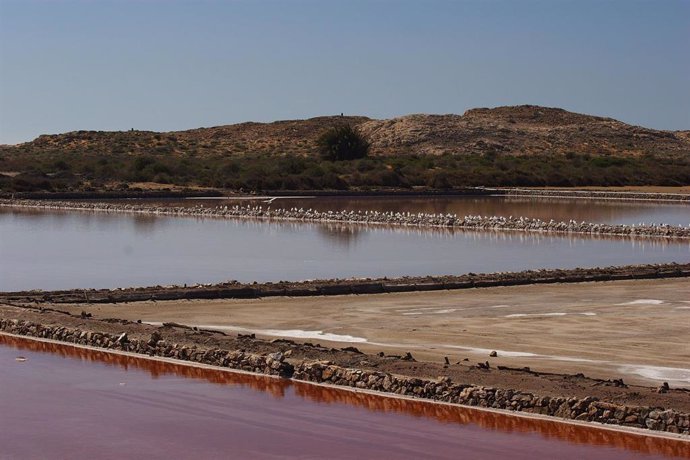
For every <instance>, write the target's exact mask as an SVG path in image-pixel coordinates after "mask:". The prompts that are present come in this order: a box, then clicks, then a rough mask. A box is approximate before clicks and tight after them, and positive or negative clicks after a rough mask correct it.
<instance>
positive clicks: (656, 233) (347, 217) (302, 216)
mask: <svg viewBox="0 0 690 460" xmlns="http://www.w3.org/2000/svg"><path fill="white" fill-rule="evenodd" d="M0 206H5V207H23V208H38V209H50V210H77V211H92V212H111V213H135V214H149V215H156V216H178V217H208V218H226V219H267V220H268V219H270V220H285V221H302V222H317V223H318V222H329V223H332V222H337V223H346V224H364V225H393V226H414V227H442V228H454V229H460V230H478V231H523V232H541V233H562V234H563V233H565V234H585V235H607V236H625V237H643V238H655V237H663V238H690V227H683V226H674V225H666V224H659V225H637V226H636V225H624V224H616V225H614V224H597V223H593V222H576V221H574V220H570V221H568V222H564V221H561V222H558V221H554V220H550V221H548V222H547V221H543V220H541V219H532V218H525V217H505V216H464V217H459V216H457V215H456V214H429V213H409V212H380V211H316V210H313V209H303V208H299V209H298V208H291V209H282V208H279V209H272V208H271V207H270V206H269V207H266V208H264V207H263V206H237V205H236V206H215V207H203V206H193V207H181V206H160V205H152V204H131V203H103V202H77V201H49V200H7V199H2V200H0Z"/></svg>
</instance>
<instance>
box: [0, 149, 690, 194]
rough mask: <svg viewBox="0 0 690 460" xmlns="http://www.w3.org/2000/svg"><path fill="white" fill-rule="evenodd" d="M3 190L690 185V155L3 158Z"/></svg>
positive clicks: (0, 163) (0, 183)
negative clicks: (136, 185)
mask: <svg viewBox="0 0 690 460" xmlns="http://www.w3.org/2000/svg"><path fill="white" fill-rule="evenodd" d="M0 171H20V172H21V174H19V175H16V176H14V177H10V176H6V175H0V190H2V191H5V192H12V191H17V192H19V191H70V190H98V189H101V188H102V187H103V186H104V185H105V184H106V183H115V184H118V183H121V184H122V187H126V185H124V184H127V183H131V182H157V183H160V184H170V185H178V186H203V187H217V188H226V189H234V190H239V189H243V190H245V191H261V190H347V189H367V188H387V187H390V188H393V187H394V188H424V189H437V190H448V189H452V188H457V187H466V186H518V187H527V186H560V187H571V186H592V185H596V186H624V185H667V186H674V185H688V184H690V158H688V159H669V158H664V157H656V156H654V155H646V156H641V157H618V156H613V157H608V156H596V157H595V156H590V155H586V154H575V153H573V154H568V155H553V156H552V155H548V154H539V155H531V156H508V155H449V154H446V155H441V156H430V155H401V156H397V157H378V156H374V157H365V158H359V159H352V160H350V161H338V160H332V159H322V158H319V157H315V156H299V155H270V154H255V155H244V156H221V155H213V156H211V155H209V156H203V157H197V156H187V155H169V154H147V155H139V156H130V155H127V154H117V155H112V154H111V155H108V156H104V155H98V154H89V155H86V154H79V155H77V154H69V153H67V154H65V153H62V152H43V153H41V154H40V155H38V154H32V155H28V156H13V157H9V156H8V155H5V156H0Z"/></svg>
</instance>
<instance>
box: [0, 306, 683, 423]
mask: <svg viewBox="0 0 690 460" xmlns="http://www.w3.org/2000/svg"><path fill="white" fill-rule="evenodd" d="M0 326H1V329H2V330H4V331H5V332H9V333H13V334H19V335H26V336H33V337H44V338H51V339H55V340H61V341H66V342H69V343H78V344H84V345H91V346H97V347H101V348H109V349H115V350H124V351H132V352H136V353H143V354H150V355H159V356H165V357H172V358H176V359H181V360H187V361H196V362H202V363H207V364H213V365H218V366H224V367H232V368H238V369H245V370H250V371H253V372H260V373H266V374H275V375H283V376H286V377H292V378H295V379H298V380H307V381H314V382H324V383H329V384H335V385H342V386H352V387H357V388H367V389H373V390H377V391H383V392H389V393H395V394H400V395H407V396H416V397H420V398H427V399H434V400H440V401H447V402H454V403H461V404H467V405H473V406H483V407H494V408H502V409H508V410H517V411H525V412H531V413H540V414H544V415H553V416H557V417H563V418H569V419H577V420H583V421H598V422H601V423H607V424H616V425H625V426H633V427H638V428H648V429H652V430H660V431H668V432H672V433H688V431H689V428H690V427H689V425H690V415H689V414H688V412H690V397H689V395H690V394H689V393H688V391H687V390H681V389H667V388H665V387H661V388H659V389H655V388H648V387H638V386H632V385H627V384H626V383H625V382H623V381H622V380H613V381H611V380H597V379H590V378H587V377H586V376H584V375H582V374H578V375H563V374H546V373H540V372H536V371H532V370H531V369H527V368H525V369H510V368H493V367H492V366H491V365H490V364H488V363H481V364H478V365H472V364H471V363H467V364H464V363H457V364H451V363H449V364H446V365H439V364H435V363H425V362H417V361H415V359H414V357H413V356H412V355H410V354H404V355H402V356H387V355H384V354H379V355H366V354H364V353H361V352H360V351H359V350H357V349H356V348H353V347H347V348H343V349H335V348H327V347H322V346H320V345H318V344H317V345H313V344H298V343H295V342H293V341H290V340H285V339H278V340H274V341H271V342H268V341H264V340H260V339H256V338H254V337H253V336H242V335H238V336H228V335H226V334H224V333H219V332H214V331H205V330H198V329H192V328H188V327H184V326H180V325H175V324H166V325H163V326H161V327H154V326H149V325H144V324H138V323H133V322H128V321H124V320H116V319H113V320H96V319H92V318H89V317H88V315H81V316H73V315H70V314H66V313H60V312H58V311H55V310H46V309H29V308H18V307H11V306H0Z"/></svg>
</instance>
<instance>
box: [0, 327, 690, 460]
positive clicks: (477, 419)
mask: <svg viewBox="0 0 690 460" xmlns="http://www.w3.org/2000/svg"><path fill="white" fill-rule="evenodd" d="M0 346H9V347H12V348H14V349H17V350H27V351H31V352H40V353H51V354H54V355H57V356H61V357H63V358H70V359H79V360H82V361H86V362H93V363H100V364H104V365H106V366H111V367H117V368H120V369H124V370H129V369H136V370H140V371H145V372H147V373H148V374H149V375H150V376H151V378H153V379H157V378H160V377H162V376H166V375H171V376H176V377H182V378H188V379H196V380H203V381H205V382H209V383H213V384H216V385H225V386H228V385H229V386H240V387H245V388H250V389H252V390H255V391H259V392H264V393H267V394H270V395H271V396H273V397H274V398H278V399H282V398H285V397H286V395H287V392H288V391H289V389H292V390H293V391H294V394H295V395H297V396H298V397H300V398H303V399H305V400H309V401H313V402H317V403H320V404H333V405H346V406H353V407H359V408H363V409H366V410H368V411H372V412H386V413H398V414H406V415H412V416H415V417H419V418H428V419H434V420H436V421H439V422H442V423H449V424H460V425H477V426H480V427H482V428H484V429H489V430H495V431H502V432H518V433H538V434H540V435H541V436H543V437H545V438H549V439H557V440H562V441H567V442H570V443H575V444H586V445H595V446H612V447H617V448H621V449H626V450H629V451H637V452H641V453H647V454H656V455H664V456H676V457H688V456H689V454H690V451H689V450H688V447H689V444H688V443H687V442H681V441H676V440H672V439H664V438H656V437H647V436H641V435H638V434H633V433H625V432H614V431H609V430H602V429H595V428H590V427H586V426H581V425H571V424H566V423H555V422H552V421H548V420H543V419H530V418H521V417H512V416H508V415H504V414H501V413H496V412H487V411H480V410H474V409H471V408H464V407H458V406H451V405H444V404H432V403H426V402H422V401H415V400H409V399H397V398H390V397H383V396H378V395H373V394H366V393H360V392H357V393H355V392H351V391H344V390H339V389H335V388H331V387H321V386H314V385H308V384H304V383H299V382H291V381H288V380H283V379H276V378H270V377H263V376H258V375H251V374H240V373H233V372H227V371H222V370H215V369H207V368H199V367H191V366H184V365H178V364H171V363H168V362H162V361H156V360H149V359H143V358H138V357H134V356H125V355H118V354H112V353H106V352H101V351H95V350H89V349H84V348H78V347H72V346H69V345H61V344H55V343H47V342H38V341H33V340H28V339H23V338H17V337H12V336H6V335H3V334H0Z"/></svg>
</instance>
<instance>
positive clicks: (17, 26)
mask: <svg viewBox="0 0 690 460" xmlns="http://www.w3.org/2000/svg"><path fill="white" fill-rule="evenodd" d="M515 104H539V105H546V106H552V107H563V108H566V109H568V110H573V111H577V112H584V113H590V114H596V115H604V116H610V117H614V118H617V119H620V120H623V121H625V122H628V123H632V124H639V125H643V126H648V127H653V128H660V129H690V1H672V0H664V1H652V0H650V1H636V0H624V1H613V0H611V1H606V0H595V1H587V0H577V1H568V0H543V1H539V0H530V1H528V0H509V1H499V0H495V1H492V0H482V1H436V0H425V1H421V0H420V1H405V0H399V1H393V0H389V1H383V0H378V1H377V0H369V1H362V0H347V1H328V0H295V1H291V0H282V1H261V0H254V1H240V0H237V1H176V0H166V1H164V0H138V1H95V0H93V1H86V0H84V1H57V0H53V1H32V0H19V1H13V0H0V143H16V142H22V141H27V140H30V139H33V138H34V137H36V136H37V135H39V134H43V133H58V132H65V131H71V130H77V129H98V130H124V129H129V128H136V129H149V130H156V131H168V130H178V129H188V128H195V127H200V126H215V125H221V124H228V123H236V122H241V121H248V120H254V121H273V120H280V119H294V118H307V117H312V116H317V115H324V114H335V113H338V114H339V113H340V112H345V113H346V114H361V115H367V116H370V117H375V118H384V117H392V116H398V115H404V114H409V113H420V112H423V113H462V112H464V111H465V110H466V109H468V108H472V107H492V106H500V105H515Z"/></svg>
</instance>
